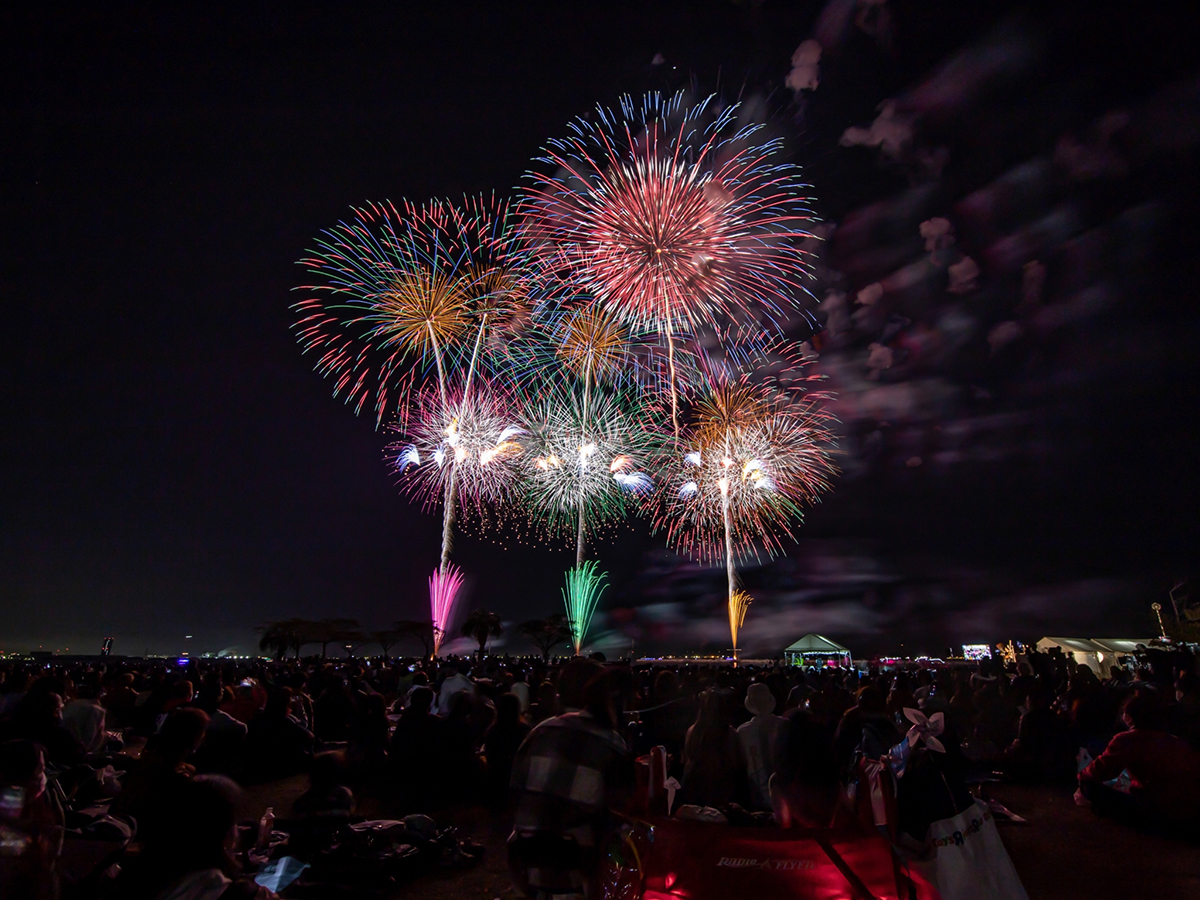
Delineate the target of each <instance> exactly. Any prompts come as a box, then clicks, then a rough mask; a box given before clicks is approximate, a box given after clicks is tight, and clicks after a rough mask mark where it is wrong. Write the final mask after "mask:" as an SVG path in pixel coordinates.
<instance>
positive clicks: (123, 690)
mask: <svg viewBox="0 0 1200 900" xmlns="http://www.w3.org/2000/svg"><path fill="white" fill-rule="evenodd" d="M134 681H135V679H134V675H133V673H132V672H124V673H123V674H121V675H120V676H119V677H118V678H117V680H116V682H115V683H113V684H111V685H110V686H109V688H108V690H106V691H105V692H104V708H105V709H106V710H107V711H108V718H109V721H110V723H111V725H112V726H115V727H117V728H129V727H131V726H132V725H133V724H134V720H135V718H136V707H137V700H138V692H137V690H136V689H135V688H134V686H133V684H134Z"/></svg>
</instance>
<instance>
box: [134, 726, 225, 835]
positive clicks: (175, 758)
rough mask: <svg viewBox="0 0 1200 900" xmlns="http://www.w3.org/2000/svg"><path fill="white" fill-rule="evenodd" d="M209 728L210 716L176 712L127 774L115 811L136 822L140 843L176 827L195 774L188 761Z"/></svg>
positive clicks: (149, 741)
mask: <svg viewBox="0 0 1200 900" xmlns="http://www.w3.org/2000/svg"><path fill="white" fill-rule="evenodd" d="M207 728H208V716H206V715H205V714H204V713H203V712H202V711H201V710H198V709H179V710H176V711H175V712H173V713H171V714H170V715H169V716H167V718H166V720H165V721H164V722H163V726H162V730H161V731H159V732H158V734H155V735H151V737H150V739H149V740H148V741H147V742H146V748H145V749H144V750H143V751H142V756H141V758H140V759H138V760H137V762H136V764H135V765H132V766H131V767H130V770H129V771H128V772H127V773H126V774H125V778H124V780H123V782H122V786H121V793H120V794H118V795H117V797H116V799H115V800H114V801H113V805H112V809H113V812H115V813H122V814H124V815H130V816H133V818H134V819H136V820H137V824H138V835H139V840H140V839H141V837H142V836H146V835H150V834H153V833H155V832H156V831H158V830H160V829H164V828H170V827H171V825H172V824H173V822H174V820H175V818H176V816H177V815H178V814H179V810H180V808H181V807H180V806H179V804H180V802H181V800H180V797H181V796H182V795H181V792H182V791H183V789H184V787H185V786H186V785H187V784H188V782H189V781H190V780H191V776H192V774H193V771H194V770H193V768H192V766H191V765H190V764H189V763H188V762H187V759H188V757H189V756H191V755H192V754H193V753H195V752H196V750H197V749H199V747H200V745H201V743H202V742H203V741H204V733H205V731H206V730H207Z"/></svg>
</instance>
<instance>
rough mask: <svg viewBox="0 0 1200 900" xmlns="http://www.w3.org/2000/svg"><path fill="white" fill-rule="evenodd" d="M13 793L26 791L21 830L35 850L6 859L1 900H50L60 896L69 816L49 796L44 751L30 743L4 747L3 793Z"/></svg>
mask: <svg viewBox="0 0 1200 900" xmlns="http://www.w3.org/2000/svg"><path fill="white" fill-rule="evenodd" d="M9 788H19V789H20V791H21V796H20V799H21V809H20V811H19V813H18V815H17V816H16V817H15V824H16V825H17V826H18V827H19V828H20V831H21V832H23V833H24V835H25V837H27V838H28V839H29V840H30V842H31V845H30V847H29V849H28V850H27V851H26V853H24V854H22V855H20V856H9V855H8V854H6V853H0V897H14V898H16V897H22V898H31V900H41V898H47V900H50V898H53V897H56V896H57V890H56V883H57V879H56V876H55V866H56V864H57V862H58V858H59V857H60V856H61V854H62V845H63V811H62V807H61V806H60V805H59V803H58V801H57V800H56V799H55V798H54V795H53V794H52V793H51V792H50V791H48V790H47V785H46V758H45V754H44V752H43V750H42V747H41V745H39V744H36V743H34V742H33V741H26V740H11V741H5V742H4V743H3V744H0V791H3V790H6V789H9ZM9 814H10V815H11V811H10V812H9ZM10 821H13V820H12V819H10Z"/></svg>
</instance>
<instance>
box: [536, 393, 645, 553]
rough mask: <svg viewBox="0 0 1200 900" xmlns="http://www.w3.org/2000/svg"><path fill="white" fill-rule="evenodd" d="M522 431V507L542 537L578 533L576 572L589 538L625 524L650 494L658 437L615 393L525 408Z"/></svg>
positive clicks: (557, 397)
mask: <svg viewBox="0 0 1200 900" xmlns="http://www.w3.org/2000/svg"><path fill="white" fill-rule="evenodd" d="M522 425H523V427H524V430H525V432H526V440H525V453H524V454H523V455H522V457H521V467H522V470H523V484H522V491H521V498H522V499H521V502H522V504H523V506H524V508H525V510H526V513H527V515H528V516H529V518H530V519H532V520H533V521H534V523H535V524H536V525H537V526H538V527H539V528H541V529H542V530H544V531H545V532H547V533H549V534H555V533H561V532H563V531H574V532H575V534H576V560H575V564H576V565H577V566H579V565H581V564H582V563H583V559H584V555H585V553H586V544H587V538H588V535H589V533H591V532H592V531H594V530H595V529H596V528H599V527H603V526H605V525H609V524H612V523H615V522H617V521H620V520H622V519H624V518H626V517H627V516H628V515H629V513H630V512H631V511H633V510H634V509H635V508H637V507H638V506H639V505H641V504H643V503H644V501H645V499H646V498H647V497H648V496H649V495H650V493H651V492H652V491H653V489H654V480H653V478H652V477H651V476H650V474H649V473H648V472H647V469H648V467H649V464H650V459H651V456H652V454H653V451H654V448H655V446H656V437H655V432H654V430H653V429H647V428H646V427H645V410H644V408H643V406H642V405H641V404H639V403H638V402H637V401H636V400H630V399H628V398H622V397H621V396H620V395H611V394H597V395H591V394H582V395H580V394H577V393H562V392H558V393H552V394H548V395H547V396H545V397H542V398H540V399H537V400H534V401H531V402H530V403H529V404H528V406H527V409H526V412H525V415H524V417H523V421H522Z"/></svg>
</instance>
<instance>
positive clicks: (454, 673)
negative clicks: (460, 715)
mask: <svg viewBox="0 0 1200 900" xmlns="http://www.w3.org/2000/svg"><path fill="white" fill-rule="evenodd" d="M447 667H448V668H450V674H449V675H447V677H446V678H444V679H443V680H442V686H441V687H440V688H438V694H437V707H436V708H435V709H434V712H436V713H437V714H438V715H439V716H445V715H446V713H447V712H449V711H450V698H451V697H453V696H454V695H455V694H457V693H459V692H460V691H467V692H469V693H471V694H472V695H473V694H474V693H475V682H473V681H472V680H471V679H470V677H469V676H470V672H471V663H470V662H468V661H467V660H465V659H460V660H459V661H458V663H457V664H456V665H454V666H450V665H449V664H448V665H447Z"/></svg>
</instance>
